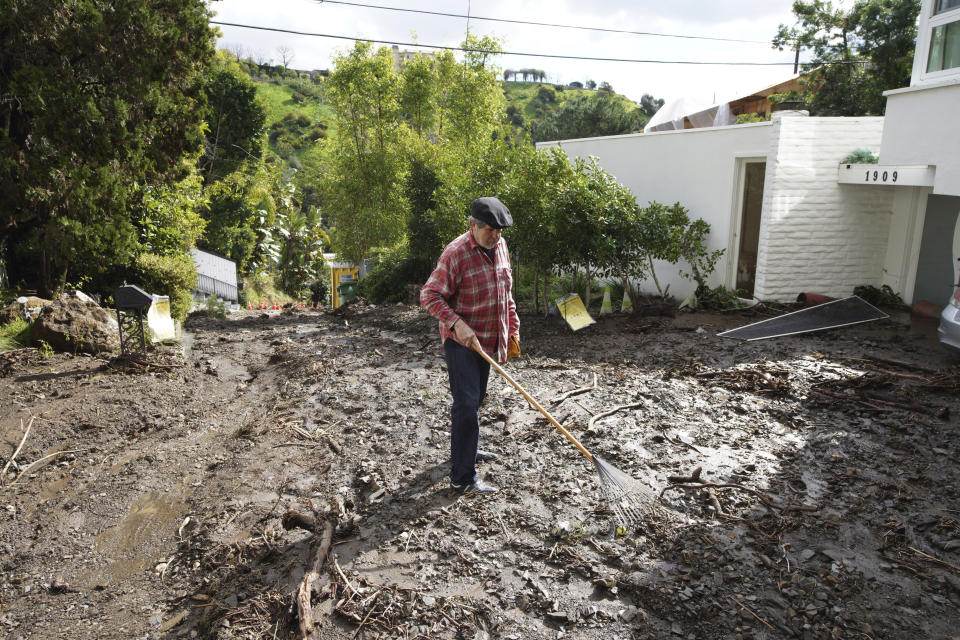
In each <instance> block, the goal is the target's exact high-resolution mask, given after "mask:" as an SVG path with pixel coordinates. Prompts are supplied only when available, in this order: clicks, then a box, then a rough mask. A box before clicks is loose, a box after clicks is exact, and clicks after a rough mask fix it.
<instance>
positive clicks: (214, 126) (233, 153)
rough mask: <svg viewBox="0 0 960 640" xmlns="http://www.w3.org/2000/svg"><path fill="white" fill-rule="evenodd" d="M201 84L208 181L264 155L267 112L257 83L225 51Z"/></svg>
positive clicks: (202, 163)
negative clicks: (205, 100) (204, 106)
mask: <svg viewBox="0 0 960 640" xmlns="http://www.w3.org/2000/svg"><path fill="white" fill-rule="evenodd" d="M231 57H232V56H231ZM203 88H204V93H205V94H206V96H207V107H206V109H205V110H204V118H205V120H206V122H207V130H206V136H205V139H204V148H203V155H202V156H201V158H200V170H201V172H202V174H203V181H204V184H206V185H209V184H211V183H213V182H216V181H217V180H220V179H221V178H223V177H224V176H225V175H227V174H228V173H232V172H234V171H237V170H238V169H240V168H241V166H242V165H243V164H244V163H246V162H248V161H249V160H251V159H254V160H256V159H258V158H260V157H261V156H262V155H263V138H264V123H265V122H266V117H267V116H266V112H265V111H264V108H263V105H262V104H260V102H259V100H258V99H257V89H256V87H255V86H254V84H253V83H252V82H251V81H250V79H249V78H248V77H247V76H246V75H245V74H244V73H242V72H241V71H240V69H239V65H237V64H236V62H234V61H232V60H230V59H228V57H227V54H226V53H225V52H220V53H219V54H218V56H217V62H216V64H214V65H213V66H212V67H211V68H210V69H209V70H208V71H207V73H206V74H205V78H204V86H203Z"/></svg>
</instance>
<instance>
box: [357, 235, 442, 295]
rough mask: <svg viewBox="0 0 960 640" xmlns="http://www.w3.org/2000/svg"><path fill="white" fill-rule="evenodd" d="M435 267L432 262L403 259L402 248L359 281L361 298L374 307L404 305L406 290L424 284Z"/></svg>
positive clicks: (411, 258) (390, 253) (392, 252)
mask: <svg viewBox="0 0 960 640" xmlns="http://www.w3.org/2000/svg"><path fill="white" fill-rule="evenodd" d="M435 266H436V263H435V262H434V261H432V260H427V259H424V258H420V257H415V256H410V255H406V251H405V250H404V249H403V248H399V249H395V250H393V251H391V252H389V253H387V254H385V255H384V256H383V257H382V258H381V261H380V263H379V264H378V265H377V266H376V267H374V269H373V271H371V272H370V273H369V274H367V277H365V278H363V279H362V280H360V295H361V296H363V297H364V298H365V299H367V300H369V301H370V302H373V303H374V304H380V303H383V302H403V301H404V298H405V297H406V293H407V287H408V286H409V285H410V284H423V283H424V282H426V281H427V278H429V277H430V273H431V272H432V271H433V268H434V267H435Z"/></svg>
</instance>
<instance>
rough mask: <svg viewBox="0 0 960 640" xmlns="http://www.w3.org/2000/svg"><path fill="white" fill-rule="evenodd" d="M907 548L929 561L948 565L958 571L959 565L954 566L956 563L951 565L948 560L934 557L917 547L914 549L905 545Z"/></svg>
mask: <svg viewBox="0 0 960 640" xmlns="http://www.w3.org/2000/svg"><path fill="white" fill-rule="evenodd" d="M907 549H910V551H913V552H914V553H915V554H917V555H918V556H920V557H921V558H926V559H927V560H930V561H931V562H936V563H937V564H942V565H943V566H945V567H950V568H951V569H953V570H954V571H956V572H957V573H960V567H958V566H956V565H952V564H950V563H949V562H945V561H943V560H941V559H940V558H935V557H934V556H931V555H930V554H928V553H924V552H923V551H920V550H919V549H914V548H913V547H907Z"/></svg>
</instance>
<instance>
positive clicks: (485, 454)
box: [477, 449, 497, 462]
mask: <svg viewBox="0 0 960 640" xmlns="http://www.w3.org/2000/svg"><path fill="white" fill-rule="evenodd" d="M496 459H497V454H495V453H494V452H492V451H481V450H480V449H477V462H490V461H491V460H496Z"/></svg>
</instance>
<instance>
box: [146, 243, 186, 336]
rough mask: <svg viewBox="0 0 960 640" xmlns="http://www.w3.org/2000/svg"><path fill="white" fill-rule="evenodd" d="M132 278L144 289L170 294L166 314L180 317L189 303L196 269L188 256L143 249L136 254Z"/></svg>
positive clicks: (184, 316)
mask: <svg viewBox="0 0 960 640" xmlns="http://www.w3.org/2000/svg"><path fill="white" fill-rule="evenodd" d="M136 271H137V273H136V276H137V277H136V278H135V279H134V281H135V282H139V285H138V286H140V288H141V289H143V290H144V291H146V292H147V293H155V294H157V295H161V296H169V297H170V315H171V316H172V317H173V318H175V319H177V320H183V319H184V318H186V317H187V313H188V312H189V311H190V307H191V306H192V304H193V293H192V292H193V289H194V288H195V287H196V286H197V270H196V268H195V267H194V265H193V260H192V259H191V258H190V256H182V255H181V256H158V255H154V254H152V253H144V254H141V255H140V256H138V257H137V264H136Z"/></svg>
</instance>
